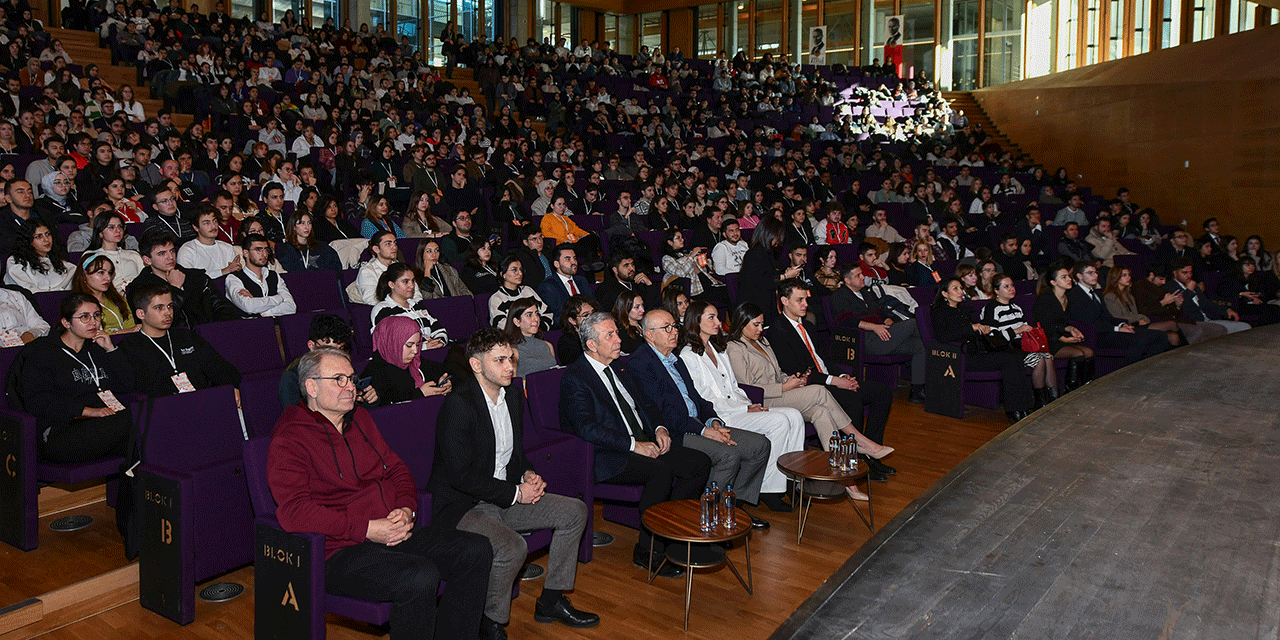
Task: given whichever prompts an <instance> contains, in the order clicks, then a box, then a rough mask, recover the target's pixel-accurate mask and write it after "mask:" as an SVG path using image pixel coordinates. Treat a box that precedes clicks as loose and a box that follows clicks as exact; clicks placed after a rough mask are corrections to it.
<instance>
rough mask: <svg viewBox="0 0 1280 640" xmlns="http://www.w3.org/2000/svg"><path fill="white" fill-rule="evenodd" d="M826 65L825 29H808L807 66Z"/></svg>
mask: <svg viewBox="0 0 1280 640" xmlns="http://www.w3.org/2000/svg"><path fill="white" fill-rule="evenodd" d="M826 63H827V28H826V27H810V28H809V64H813V65H824V64H826Z"/></svg>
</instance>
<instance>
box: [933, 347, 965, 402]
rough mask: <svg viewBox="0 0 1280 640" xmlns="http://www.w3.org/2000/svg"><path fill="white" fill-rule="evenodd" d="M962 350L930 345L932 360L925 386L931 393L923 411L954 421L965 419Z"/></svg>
mask: <svg viewBox="0 0 1280 640" xmlns="http://www.w3.org/2000/svg"><path fill="white" fill-rule="evenodd" d="M960 355H961V354H960V348H959V347H956V346H954V345H949V344H940V343H936V342H935V343H933V344H931V345H929V357H928V359H927V360H926V363H925V384H927V385H928V387H927V388H928V389H929V393H928V395H926V396H925V397H924V410H925V411H928V412H929V413H936V414H938V415H943V416H951V417H952V418H963V417H964V398H963V397H962V396H961V388H960V378H961V376H963V375H964V370H963V368H962V367H963V364H962V363H961V357H960Z"/></svg>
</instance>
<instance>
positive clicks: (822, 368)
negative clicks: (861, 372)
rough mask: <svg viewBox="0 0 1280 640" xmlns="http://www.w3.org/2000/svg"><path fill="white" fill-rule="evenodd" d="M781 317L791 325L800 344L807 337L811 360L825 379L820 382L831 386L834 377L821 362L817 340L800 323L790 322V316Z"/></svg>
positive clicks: (797, 321)
mask: <svg viewBox="0 0 1280 640" xmlns="http://www.w3.org/2000/svg"><path fill="white" fill-rule="evenodd" d="M782 317H783V318H784V319H786V321H787V324H789V325H791V329H792V330H793V331H795V332H796V335H797V336H799V337H800V344H804V342H805V336H808V338H809V346H810V347H811V348H812V349H813V359H814V361H815V362H816V363H817V365H818V373H821V374H822V375H824V376H826V378H824V379H823V381H822V382H823V384H831V379H832V378H834V377H835V376H833V375H831V370H830V369H828V368H827V363H825V362H823V361H822V356H820V355H818V343H817V342H815V340H817V338H815V337H814V335H813V334H812V333H809V331H808V330H807V329H805V328H804V327H803V326H801V321H799V320H792V319H791V316H788V315H787V314H785V313H784V314H782Z"/></svg>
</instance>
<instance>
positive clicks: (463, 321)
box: [423, 296, 489, 340]
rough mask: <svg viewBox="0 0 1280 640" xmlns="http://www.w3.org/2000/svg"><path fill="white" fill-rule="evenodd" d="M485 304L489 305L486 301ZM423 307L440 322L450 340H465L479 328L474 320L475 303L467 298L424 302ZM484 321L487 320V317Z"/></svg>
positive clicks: (460, 297) (458, 297) (478, 323)
mask: <svg viewBox="0 0 1280 640" xmlns="http://www.w3.org/2000/svg"><path fill="white" fill-rule="evenodd" d="M485 304H486V305H488V304H489V301H488V300H487V299H486V300H485ZM423 306H425V307H426V308H427V311H428V312H430V313H431V315H432V316H434V317H435V318H436V319H437V320H439V321H440V324H442V325H444V328H445V331H447V332H449V339H450V340H466V339H467V338H469V337H471V334H473V333H475V332H476V330H477V329H479V328H480V322H479V320H477V318H476V310H475V303H474V302H473V301H472V300H471V299H470V298H468V297H467V296H454V297H451V298H435V299H433V300H426V301H424V304H423ZM485 319H486V320H488V315H486V316H485Z"/></svg>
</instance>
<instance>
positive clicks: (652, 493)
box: [604, 443, 711, 550]
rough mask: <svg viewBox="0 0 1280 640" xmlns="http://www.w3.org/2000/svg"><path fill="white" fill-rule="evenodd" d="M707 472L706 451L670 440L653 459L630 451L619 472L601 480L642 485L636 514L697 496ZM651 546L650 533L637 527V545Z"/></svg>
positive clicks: (709, 462)
mask: <svg viewBox="0 0 1280 640" xmlns="http://www.w3.org/2000/svg"><path fill="white" fill-rule="evenodd" d="M709 475H711V458H708V457H707V454H705V453H702V452H701V451H694V450H693V449H688V448H685V447H682V446H680V445H677V444H674V443H673V444H672V445H671V449H669V450H668V451H667V452H666V453H664V454H662V455H660V456H658V457H656V458H650V457H647V456H642V455H640V454H638V453H632V454H630V455H629V456H628V457H627V466H626V467H625V468H624V469H623V470H622V473H619V474H618V475H616V476H614V477H612V478H609V479H607V480H604V482H608V483H611V484H642V485H644V490H643V491H641V493H640V513H644V512H645V510H646V509H648V508H649V507H652V506H653V505H655V504H658V503H659V502H666V501H667V500H692V499H695V498H697V497H698V496H700V495H702V490H703V488H705V487H706V486H707V477H708V476H709ZM652 545H653V534H652V533H650V532H649V531H647V530H645V529H641V530H640V548H641V549H645V550H647V549H649V548H650V547H651V546H652ZM655 550H659V549H655Z"/></svg>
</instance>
